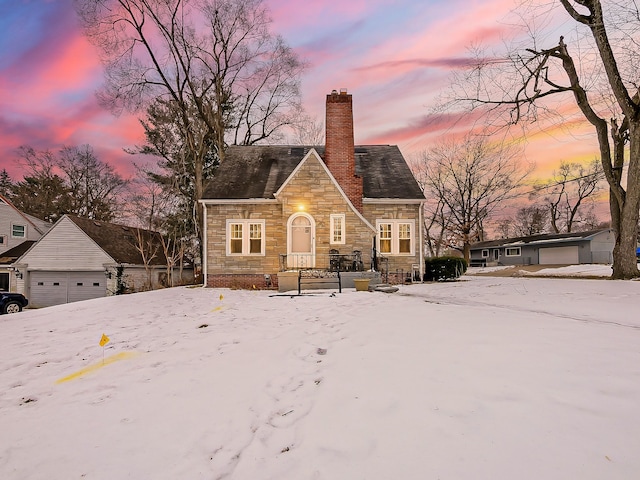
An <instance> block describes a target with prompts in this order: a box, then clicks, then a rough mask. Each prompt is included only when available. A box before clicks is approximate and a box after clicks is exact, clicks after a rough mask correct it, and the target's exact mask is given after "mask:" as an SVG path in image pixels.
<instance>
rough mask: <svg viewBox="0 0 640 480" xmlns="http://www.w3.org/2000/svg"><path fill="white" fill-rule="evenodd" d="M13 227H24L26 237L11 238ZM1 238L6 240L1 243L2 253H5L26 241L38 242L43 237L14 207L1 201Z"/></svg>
mask: <svg viewBox="0 0 640 480" xmlns="http://www.w3.org/2000/svg"><path fill="white" fill-rule="evenodd" d="M43 224H44V222H43ZM13 225H22V226H24V230H25V235H24V237H18V238H13V237H12V236H11V229H12V226H13ZM0 236H2V237H3V239H4V241H3V243H0V253H3V252H6V251H7V250H9V249H11V248H13V247H16V246H18V245H20V244H21V243H22V242H24V241H25V240H38V239H39V238H40V237H41V236H42V235H41V234H40V232H38V231H37V230H36V229H35V228H34V226H33V225H32V224H31V223H29V222H28V221H27V219H25V218H24V217H23V216H22V215H20V213H19V212H17V211H16V210H15V209H14V208H13V207H11V206H9V205H7V204H6V203H4V202H3V201H2V200H0Z"/></svg>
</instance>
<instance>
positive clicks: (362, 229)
mask: <svg viewBox="0 0 640 480" xmlns="http://www.w3.org/2000/svg"><path fill="white" fill-rule="evenodd" d="M326 108H327V113H326V145H325V146H286V145H285V146H232V147H229V148H228V149H227V151H226V153H225V159H224V161H223V162H222V163H221V165H220V167H219V168H218V171H217V173H216V176H215V177H214V178H213V179H212V180H211V182H210V183H209V184H208V186H207V188H206V189H205V193H204V196H203V200H202V204H203V205H204V210H205V222H204V238H205V248H204V262H203V270H204V275H205V280H204V281H205V285H207V286H210V287H238V288H275V287H277V286H278V284H279V278H280V279H281V280H282V278H284V277H285V276H287V275H291V274H294V275H295V274H296V273H295V272H297V271H298V270H300V269H317V270H334V271H335V270H339V271H341V272H358V273H361V274H362V275H364V273H363V272H364V271H369V270H371V271H376V272H379V273H380V274H381V275H382V278H383V280H385V281H388V282H403V281H405V280H406V279H407V278H409V279H412V278H422V272H423V263H424V262H423V253H422V247H421V245H422V231H423V218H422V208H421V207H422V204H423V203H424V201H425V198H424V195H423V193H422V191H421V189H420V187H419V186H418V184H417V182H416V180H415V178H414V177H413V174H412V173H411V170H410V169H409V167H408V165H407V163H406V161H405V159H404V158H403V156H402V154H401V153H400V150H399V149H398V147H396V146H390V145H358V146H356V145H354V136H353V111H352V108H353V107H352V96H351V95H349V94H347V93H346V91H344V90H343V91H341V92H339V93H338V92H336V91H333V92H332V93H331V94H330V95H327V103H326Z"/></svg>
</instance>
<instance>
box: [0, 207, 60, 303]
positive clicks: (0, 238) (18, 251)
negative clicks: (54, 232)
mask: <svg viewBox="0 0 640 480" xmlns="http://www.w3.org/2000/svg"><path fill="white" fill-rule="evenodd" d="M50 228H51V224H50V223H48V222H45V221H44V220H40V219H39V218H36V217H33V216H31V215H27V214H26V213H23V212H21V211H20V210H18V209H17V208H16V207H15V206H14V205H13V204H12V203H11V202H10V201H9V200H8V199H7V198H5V197H3V196H2V195H0V290H5V291H15V289H16V280H17V279H16V277H15V274H14V273H13V270H11V269H10V268H9V266H10V265H11V263H12V262H13V261H15V259H16V258H17V257H19V256H20V255H22V254H23V253H24V252H25V251H26V250H27V249H28V248H29V247H30V246H31V245H33V243H34V242H35V241H36V240H38V239H39V238H40V237H42V235H44V233H45V232H46V231H47V230H49V229H50Z"/></svg>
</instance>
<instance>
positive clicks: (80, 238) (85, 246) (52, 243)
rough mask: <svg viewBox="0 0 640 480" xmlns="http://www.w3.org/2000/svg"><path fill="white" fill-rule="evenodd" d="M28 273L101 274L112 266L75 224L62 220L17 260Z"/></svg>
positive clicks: (65, 219) (112, 261) (107, 258)
mask: <svg viewBox="0 0 640 480" xmlns="http://www.w3.org/2000/svg"><path fill="white" fill-rule="evenodd" d="M20 262H21V263H25V264H27V265H28V268H29V270H32V271H33V270H50V271H51V270H81V271H104V264H105V263H114V260H113V259H112V258H111V257H110V256H109V255H107V254H106V253H105V252H104V250H102V249H101V248H100V247H99V246H98V245H97V244H96V243H95V242H94V241H93V240H91V239H90V238H89V237H88V236H87V235H86V234H85V233H84V232H83V231H82V230H80V229H79V228H78V227H77V226H76V224H75V223H73V222H72V221H71V220H69V219H68V218H66V217H63V218H62V219H61V220H60V221H59V222H58V223H56V224H55V225H54V226H53V228H52V229H51V230H49V231H48V232H47V233H46V235H45V236H44V237H43V238H42V240H40V241H39V242H38V243H37V244H36V245H34V246H33V247H32V248H31V250H30V251H29V252H27V253H26V254H25V255H24V256H23V257H22V258H21V259H20Z"/></svg>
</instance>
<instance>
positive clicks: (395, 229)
mask: <svg viewBox="0 0 640 480" xmlns="http://www.w3.org/2000/svg"><path fill="white" fill-rule="evenodd" d="M386 224H389V225H391V252H390V253H389V252H382V251H381V250H380V225H386ZM405 224H409V225H410V226H411V227H410V228H411V238H410V249H411V251H410V252H409V253H400V238H399V225H405ZM415 243H416V222H415V220H411V219H398V220H395V219H382V220H376V249H377V250H378V253H380V255H393V256H398V257H411V256H414V255H415Z"/></svg>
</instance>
